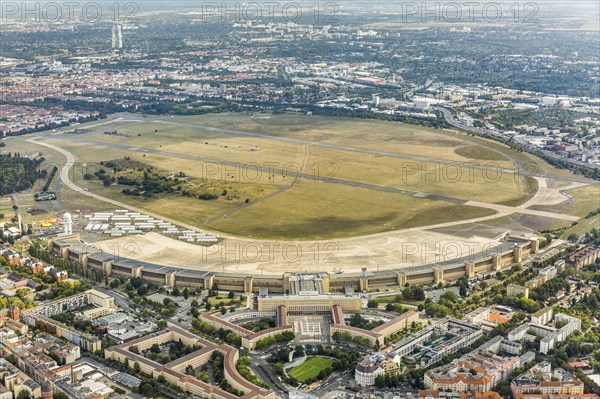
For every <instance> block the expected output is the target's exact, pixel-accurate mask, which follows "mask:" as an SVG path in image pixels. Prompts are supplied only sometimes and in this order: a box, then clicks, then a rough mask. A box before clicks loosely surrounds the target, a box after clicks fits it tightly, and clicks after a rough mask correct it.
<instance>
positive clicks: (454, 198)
mask: <svg viewBox="0 0 600 399" xmlns="http://www.w3.org/2000/svg"><path fill="white" fill-rule="evenodd" d="M77 129H78V130H77V131H76V132H74V131H73V128H65V129H62V130H59V131H56V132H49V133H45V134H42V135H40V136H42V137H40V138H39V140H40V141H44V142H47V143H51V144H53V145H56V146H58V147H61V148H62V149H64V150H67V151H69V152H70V153H72V154H73V155H74V156H75V158H76V160H77V161H76V164H75V166H74V167H73V168H72V170H71V172H70V179H71V180H72V181H73V182H74V183H75V184H77V185H78V186H80V187H82V188H84V189H86V190H88V191H89V192H92V193H96V194H99V195H102V196H104V197H108V198H111V199H114V200H117V201H120V202H122V203H124V204H126V205H128V206H132V207H137V208H141V209H144V210H146V211H148V212H152V213H154V214H158V215H160V216H162V217H165V218H170V219H173V220H176V221H180V222H182V223H187V224H190V225H194V226H196V227H198V228H200V229H203V230H208V231H211V232H214V233H216V234H217V235H220V236H221V237H224V238H225V241H223V242H222V243H221V244H223V245H222V246H221V247H219V248H218V249H217V250H216V251H214V252H212V250H209V251H207V250H206V249H204V248H201V249H199V247H198V246H195V245H192V244H187V243H181V242H179V241H176V240H172V239H165V237H162V236H159V235H156V237H155V236H154V234H146V235H145V236H140V237H136V238H133V237H127V239H126V240H125V239H121V240H105V241H101V242H99V243H98V244H99V246H100V247H106V248H111V247H114V246H115V245H117V246H118V245H121V244H122V243H123V242H124V241H131V240H132V239H135V240H137V241H139V246H140V249H141V250H140V251H139V253H138V254H136V257H137V258H138V259H139V260H145V261H153V260H156V259H157V257H160V258H161V261H162V260H163V259H164V260H165V263H166V264H173V265H174V266H180V267H190V268H197V267H198V265H199V264H202V269H203V270H214V271H228V272H235V273H238V272H239V273H252V272H256V271H258V270H260V272H261V273H271V272H272V273H277V272H281V271H282V270H284V269H285V270H296V271H298V270H306V271H323V270H331V271H333V270H335V269H339V268H340V267H343V268H344V269H345V271H347V272H350V271H360V268H361V267H364V266H367V267H370V268H371V270H372V269H373V268H374V267H377V268H379V267H380V266H381V267H382V268H389V267H398V265H406V266H412V265H417V264H422V263H431V262H434V261H437V260H439V259H432V258H427V259H425V258H424V257H423V256H420V255H419V254H413V255H411V256H409V257H407V258H406V259H400V258H401V257H402V253H401V252H402V251H401V247H402V245H403V243H405V242H416V243H418V244H419V245H421V246H423V247H424V248H426V249H431V248H435V246H436V245H437V246H439V245H443V244H444V243H452V242H455V241H469V242H471V243H476V244H475V245H476V246H477V247H483V246H485V245H489V244H490V243H493V241H494V237H496V236H498V235H500V234H501V233H502V232H504V231H506V230H511V231H514V232H520V233H533V232H535V231H537V230H542V229H545V228H557V227H563V226H568V225H570V223H571V222H570V221H568V220H562V219H560V218H554V217H553V215H555V214H556V215H562V214H566V215H574V216H577V217H583V216H585V215H586V214H587V213H588V212H589V211H590V210H593V209H596V208H597V207H600V204H598V205H596V202H595V201H594V200H595V198H597V194H598V185H597V184H596V183H593V182H590V183H591V185H587V186H586V185H585V184H584V185H582V186H577V187H575V186H573V183H572V181H568V180H561V178H565V179H571V178H574V177H575V176H573V175H571V174H569V173H568V172H566V171H563V170H557V169H555V168H553V167H551V166H549V165H547V164H546V163H544V162H543V161H541V160H539V159H537V158H535V157H533V156H530V155H528V154H525V153H521V152H516V151H513V150H511V149H510V148H508V147H506V146H504V145H502V144H500V143H496V142H493V141H489V140H484V139H480V138H477V137H473V136H469V135H466V134H463V133H460V132H456V131H453V130H440V129H430V128H425V127H419V126H413V125H404V124H401V123H395V122H383V121H373V120H355V119H344V118H325V117H312V116H310V117H309V116H304V115H298V114H286V115H270V114H254V115H249V114H243V113H239V114H209V115H204V116H193V117H192V116H176V117H166V116H162V117H154V116H147V117H144V116H142V115H137V114H135V115H133V114H132V115H129V114H118V115H113V116H111V117H110V118H109V120H106V121H96V122H91V123H88V124H84V125H80V126H77ZM115 131H116V134H114V132H115ZM106 132H111V133H112V134H106ZM26 139H27V136H23V137H17V138H11V139H10V140H7V148H6V150H9V151H19V152H22V153H24V152H25V151H34V150H36V149H37V150H39V151H40V152H43V154H44V156H46V158H47V159H48V162H49V163H50V162H54V163H57V164H59V165H62V164H64V157H63V156H62V155H61V154H59V153H56V152H55V151H52V150H50V149H48V148H43V147H41V146H39V148H35V145H32V144H31V143H28V142H25V140H26ZM124 157H129V158H130V159H131V160H134V161H137V162H141V163H143V164H145V165H147V166H148V167H154V168H156V169H158V170H160V171H162V172H163V173H164V174H175V173H179V172H183V173H185V175H186V176H187V180H186V181H185V182H184V183H182V184H181V185H182V186H183V189H186V188H193V189H194V190H195V192H202V191H204V192H207V193H212V194H215V195H216V196H217V198H216V199H214V200H201V199H198V198H194V197H186V196H182V195H181V193H179V192H174V193H168V194H167V193H164V194H158V195H156V196H153V197H151V198H144V197H134V196H128V195H125V194H123V193H122V189H123V187H124V186H121V185H116V184H113V185H111V186H108V187H105V186H104V185H103V184H102V182H101V181H99V180H97V179H92V180H86V179H84V177H83V176H84V174H86V173H90V171H95V170H97V168H99V167H100V165H99V163H100V162H102V161H109V160H115V159H122V158H124ZM449 162H450V163H452V166H448V163H449ZM515 162H518V163H527V164H534V165H536V167H537V169H538V170H540V171H543V172H545V173H547V174H549V175H551V177H549V178H546V179H542V180H539V179H532V178H529V177H527V176H524V175H521V174H518V173H517V174H515V173H513V172H514V168H515ZM457 170H458V171H459V172H460V178H457V174H456V173H454V174H453V173H452V172H453V171H454V172H456V171H457ZM541 183H543V184H542V186H541V187H540V184H541ZM61 190H62V191H61V192H60V193H59V200H58V201H56V202H48V203H35V206H39V207H40V208H48V209H47V210H50V211H56V212H60V211H66V210H71V211H73V210H75V209H82V210H91V211H101V210H107V209H113V208H114V207H113V206H111V205H109V204H106V203H103V202H102V201H100V200H97V199H92V198H87V197H86V196H85V195H84V193H76V192H73V191H72V190H70V189H68V188H67V187H64V185H63V187H62V188H61ZM224 190H226V191H227V192H228V193H230V194H231V195H229V196H221V195H219V193H221V192H222V191H224ZM29 196H31V195H30V194H27V193H22V194H19V199H20V201H21V203H22V204H29V203H30V202H31V201H29V199H28V198H29ZM468 201H477V204H475V205H472V204H467V202H468ZM31 203H32V204H33V202H31ZM486 204H489V205H490V206H489V207H488V206H487V205H486ZM499 206H505V207H506V208H499ZM513 207H514V211H513V210H512V209H513ZM498 209H500V211H498ZM534 209H535V210H538V211H545V212H547V213H548V214H547V215H544V216H540V215H534V214H531V212H530V213H529V214H528V211H529V210H534ZM597 224H598V220H592V219H590V220H587V219H581V221H580V223H579V224H578V225H577V226H575V227H573V229H576V230H580V229H583V228H587V227H590V228H591V227H594V226H596V225H597ZM272 240H275V241H277V242H278V243H286V242H295V243H298V244H297V245H298V246H299V247H298V248H300V250H301V253H302V255H301V256H299V257H297V258H293V259H292V260H290V258H289V256H286V255H285V254H283V253H277V256H278V257H277V258H276V259H275V258H271V257H267V258H265V259H258V258H256V259H250V258H246V259H241V260H240V259H227V251H231V248H232V247H235V246H238V247H244V246H248V245H253V244H256V243H259V244H260V245H263V244H264V243H267V242H269V241H272ZM316 243H326V244H332V245H333V247H330V248H329V249H328V250H323V249H322V248H321V250H320V254H319V259H317V260H315V256H316V253H317V252H319V250H315V247H314V245H315V244H316ZM294 245H296V244H294ZM319 245H320V244H319ZM228 246H229V247H228ZM261 248H262V250H263V252H264V251H265V248H266V247H264V246H263V247H261ZM196 252H197V254H198V257H193V256H190V254H192V253H196ZM202 252H203V253H202ZM459 252H460V251H458V252H456V253H452V254H446V255H447V256H446V259H448V258H452V257H457V256H461V255H464V254H463V253H459ZM181 254H184V255H182V256H180V255H181ZM323 254H324V255H323ZM263 255H264V254H263ZM203 258H206V259H203ZM442 260H444V259H442ZM312 269H314V270H312Z"/></svg>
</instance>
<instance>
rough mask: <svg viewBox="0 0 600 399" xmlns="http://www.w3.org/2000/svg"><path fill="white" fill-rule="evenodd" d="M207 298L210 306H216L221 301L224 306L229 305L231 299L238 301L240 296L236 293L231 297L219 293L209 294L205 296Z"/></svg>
mask: <svg viewBox="0 0 600 399" xmlns="http://www.w3.org/2000/svg"><path fill="white" fill-rule="evenodd" d="M207 300H208V303H210V304H211V305H212V306H218V305H219V304H220V303H221V302H223V304H224V305H225V306H229V305H231V303H232V302H233V301H238V302H239V300H240V297H239V295H236V296H235V297H233V299H232V298H229V297H227V296H226V295H219V296H209V297H208V298H207Z"/></svg>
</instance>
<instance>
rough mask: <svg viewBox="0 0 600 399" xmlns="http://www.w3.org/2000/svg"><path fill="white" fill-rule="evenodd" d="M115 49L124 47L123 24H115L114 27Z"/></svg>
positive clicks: (113, 45) (113, 46) (113, 43)
mask: <svg viewBox="0 0 600 399" xmlns="http://www.w3.org/2000/svg"><path fill="white" fill-rule="evenodd" d="M111 46H112V48H113V49H120V48H123V27H122V26H121V25H116V24H115V25H113V27H112V42H111Z"/></svg>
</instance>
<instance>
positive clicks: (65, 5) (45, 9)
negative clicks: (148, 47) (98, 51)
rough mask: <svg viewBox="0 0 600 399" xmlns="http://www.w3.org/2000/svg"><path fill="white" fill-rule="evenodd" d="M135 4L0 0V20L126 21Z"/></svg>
mask: <svg viewBox="0 0 600 399" xmlns="http://www.w3.org/2000/svg"><path fill="white" fill-rule="evenodd" d="M138 11H139V5H138V3H136V2H133V1H127V2H95V1H87V2H79V1H62V2H61V1H27V2H24V1H2V2H0V20H1V21H2V22H3V23H10V22H22V23H25V22H37V23H72V22H83V23H97V22H112V23H118V22H126V21H128V20H131V19H132V18H133V17H135V16H136V15H137V14H138Z"/></svg>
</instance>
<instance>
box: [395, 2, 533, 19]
mask: <svg viewBox="0 0 600 399" xmlns="http://www.w3.org/2000/svg"><path fill="white" fill-rule="evenodd" d="M539 10H540V7H539V5H538V3H535V2H524V3H519V2H513V3H499V2H477V1H467V2H455V1H451V2H405V3H402V8H401V15H402V22H415V21H416V22H446V23H468V22H479V23H481V22H484V23H488V24H494V23H500V22H512V23H538V22H539V20H538V18H537V16H538V13H539Z"/></svg>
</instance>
